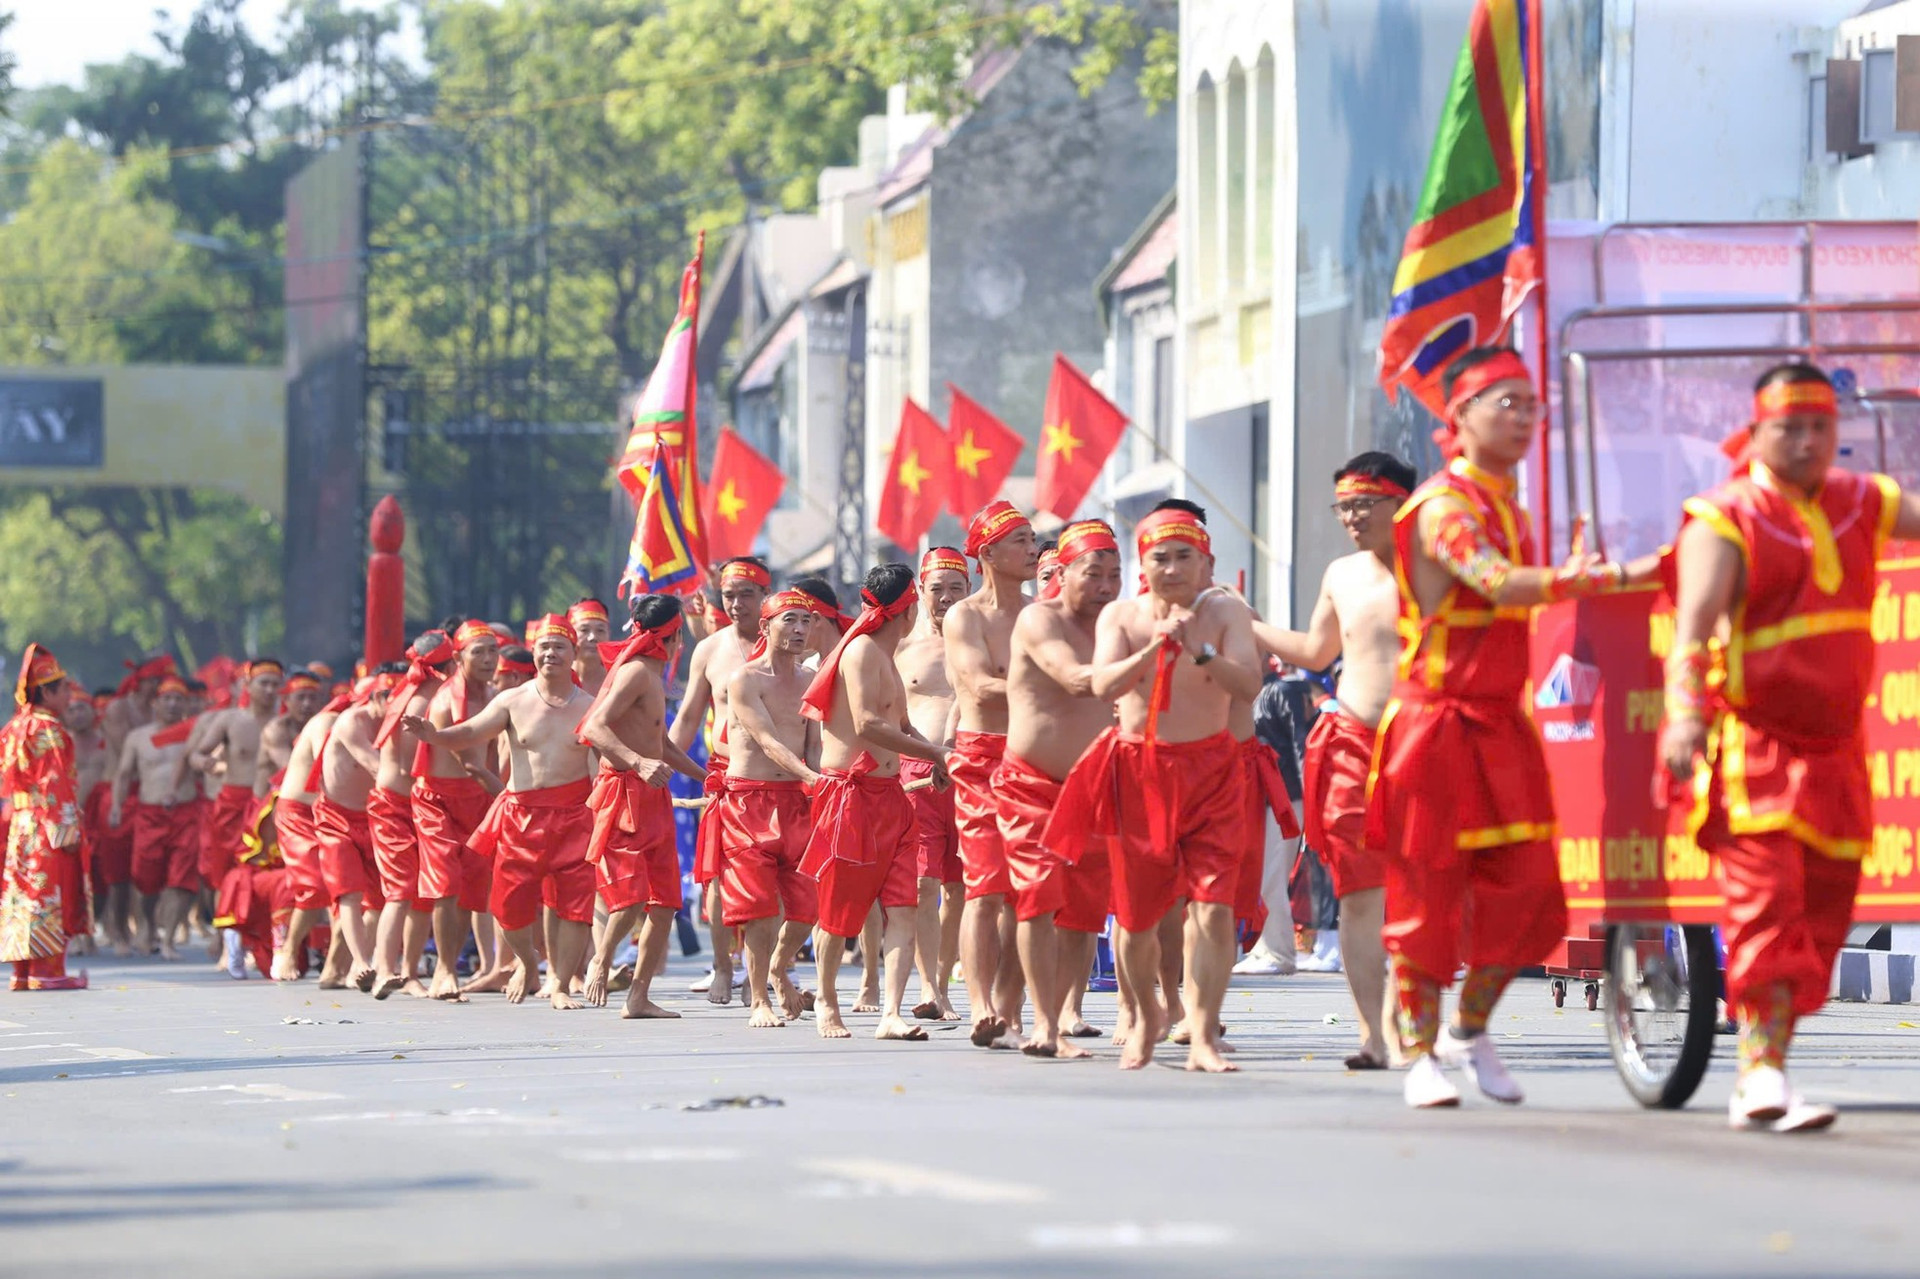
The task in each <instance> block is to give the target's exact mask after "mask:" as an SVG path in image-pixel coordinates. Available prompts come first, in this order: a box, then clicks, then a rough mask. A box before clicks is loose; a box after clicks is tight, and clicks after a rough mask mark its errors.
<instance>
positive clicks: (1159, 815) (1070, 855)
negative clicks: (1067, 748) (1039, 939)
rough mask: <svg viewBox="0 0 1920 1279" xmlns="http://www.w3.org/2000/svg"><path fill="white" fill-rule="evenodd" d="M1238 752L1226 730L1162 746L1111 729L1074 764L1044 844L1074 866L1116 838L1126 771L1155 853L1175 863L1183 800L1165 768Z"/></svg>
mask: <svg viewBox="0 0 1920 1279" xmlns="http://www.w3.org/2000/svg"><path fill="white" fill-rule="evenodd" d="M1239 748H1240V747H1239V743H1238V742H1235V741H1234V740H1233V738H1232V736H1230V735H1229V734H1228V733H1227V732H1226V730H1224V729H1222V730H1221V731H1220V732H1218V733H1215V734H1214V735H1213V736H1211V737H1202V738H1199V739H1197V740H1195V741H1191V742H1164V741H1158V740H1155V739H1152V738H1149V737H1146V736H1144V735H1142V734H1139V733H1123V732H1121V731H1120V730H1119V729H1118V728H1109V729H1107V730H1106V731H1105V732H1103V733H1101V734H1100V736H1098V737H1096V738H1094V739H1093V744H1092V745H1091V746H1089V747H1087V750H1086V753H1085V754H1084V755H1082V756H1081V757H1080V759H1079V761H1078V762H1077V763H1075V764H1074V766H1073V771H1071V772H1069V773H1068V774H1067V780H1066V782H1065V783H1064V784H1063V785H1062V786H1061V788H1060V805H1059V807H1057V808H1055V809H1054V811H1053V818H1052V820H1051V821H1049V822H1048V823H1047V832H1046V834H1045V835H1044V836H1042V840H1043V842H1044V843H1045V844H1046V846H1047V847H1048V848H1050V849H1052V850H1053V851H1054V852H1055V853H1056V854H1058V855H1059V856H1060V858H1061V860H1063V861H1065V862H1067V863H1068V864H1073V863H1075V862H1078V861H1079V860H1080V858H1081V857H1082V856H1084V855H1085V853H1086V850H1087V840H1088V839H1089V837H1096V836H1114V835H1118V834H1119V833H1120V827H1119V816H1118V814H1119V806H1118V802H1117V799H1118V796H1117V793H1116V788H1117V787H1118V786H1119V785H1120V784H1121V783H1122V781H1123V780H1128V779H1123V778H1122V776H1121V774H1122V772H1126V773H1129V774H1132V775H1133V776H1132V777H1131V778H1130V780H1131V781H1132V782H1133V784H1134V785H1136V786H1138V787H1140V789H1141V796H1142V799H1143V800H1144V801H1145V804H1146V809H1147V814H1148V820H1149V822H1150V823H1151V825H1152V828H1153V829H1152V831H1151V834H1152V846H1153V848H1154V851H1155V852H1156V853H1157V854H1159V855H1161V856H1163V857H1166V858H1168V859H1171V858H1172V856H1173V827H1174V824H1175V822H1176V821H1177V819H1178V815H1179V812H1180V796H1179V795H1178V794H1168V793H1167V792H1168V791H1169V790H1170V789H1173V788H1174V786H1175V780H1174V778H1175V773H1174V770H1173V769H1171V768H1167V767H1163V765H1165V764H1169V763H1172V762H1175V761H1178V760H1180V759H1181V758H1182V757H1183V756H1208V755H1220V754H1221V753H1222V752H1223V751H1225V750H1227V749H1231V750H1236V751H1237V750H1238V749H1239ZM1136 756H1137V757H1138V758H1137V762H1136V759H1135V757H1136ZM1283 793H1284V792H1283Z"/></svg>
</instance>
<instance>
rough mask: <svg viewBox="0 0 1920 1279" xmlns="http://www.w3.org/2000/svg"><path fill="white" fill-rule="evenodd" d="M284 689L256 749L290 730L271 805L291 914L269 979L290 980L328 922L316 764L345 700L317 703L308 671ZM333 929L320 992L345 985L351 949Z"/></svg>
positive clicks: (275, 748)
mask: <svg viewBox="0 0 1920 1279" xmlns="http://www.w3.org/2000/svg"><path fill="white" fill-rule="evenodd" d="M284 688H285V692H286V701H287V713H286V714H285V715H282V716H281V717H280V718H279V719H276V720H274V721H273V723H271V724H269V725H267V728H266V731H265V732H264V733H262V734H261V735H260V748H261V750H262V751H264V752H266V753H267V754H268V755H269V757H277V756H278V753H279V743H280V741H281V740H282V739H283V738H285V737H286V735H287V734H288V732H291V733H292V741H291V744H290V745H289V747H288V748H287V755H286V759H285V762H284V763H282V764H281V766H280V770H279V771H280V790H279V793H278V795H277V796H276V798H275V801H274V805H273V831H274V834H275V836H276V837H278V839H279V841H280V860H281V862H282V863H284V864H285V866H286V868H287V884H288V886H289V887H290V889H291V893H290V897H291V899H292V904H293V914H292V915H291V916H290V917H289V918H288V920H287V931H286V936H285V937H283V938H282V939H281V942H280V950H279V953H278V954H276V955H275V956H274V960H273V979H274V980H275V981H294V980H296V979H298V977H299V975H300V964H301V954H302V951H303V949H304V948H305V946H306V942H307V937H308V936H309V935H310V934H311V933H312V932H313V930H314V929H315V928H317V927H319V926H320V924H321V923H323V922H324V921H325V920H326V918H327V908H328V907H329V906H330V905H331V904H332V903H331V901H330V899H329V898H328V896H327V881H326V876H325V875H323V874H322V873H321V870H320V832H319V828H318V827H317V826H316V825H315V824H314V816H313V802H314V800H316V799H318V798H319V778H318V776H316V773H317V770H316V768H315V765H316V764H317V763H318V762H319V757H320V747H321V745H322V743H324V742H325V741H326V740H327V733H328V732H329V731H330V730H331V729H332V728H333V723H334V721H335V720H336V719H338V718H339V717H340V712H341V711H342V710H345V709H346V700H345V699H343V700H342V702H341V703H340V705H339V706H338V707H336V706H334V704H332V703H329V704H328V705H327V706H324V707H322V706H320V705H319V699H320V696H321V684H320V679H319V677H318V676H316V675H314V674H313V673H312V672H311V671H303V670H296V671H293V672H291V673H290V674H289V675H288V676H287V682H286V684H285V686H284ZM332 933H333V937H332V944H331V946H330V947H329V949H328V952H327V961H326V963H325V964H323V965H322V966H321V970H320V988H321V989H322V990H338V989H340V988H341V987H343V986H345V985H346V984H347V983H346V979H347V975H348V972H347V968H348V960H349V956H350V952H348V950H347V941H346V932H345V930H344V929H339V928H336V929H333V930H332Z"/></svg>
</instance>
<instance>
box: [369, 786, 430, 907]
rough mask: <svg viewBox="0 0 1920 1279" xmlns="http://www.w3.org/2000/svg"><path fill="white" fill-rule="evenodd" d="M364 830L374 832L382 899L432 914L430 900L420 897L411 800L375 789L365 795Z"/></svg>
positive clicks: (378, 787) (374, 852) (381, 787)
mask: <svg viewBox="0 0 1920 1279" xmlns="http://www.w3.org/2000/svg"><path fill="white" fill-rule="evenodd" d="M367 826H368V828H369V829H371V830H372V832H373V863H374V865H375V866H376V867H377V868H378V869H379V871H380V896H381V898H382V899H384V900H386V901H390V902H407V903H410V906H411V908H412V909H413V910H417V911H429V910H432V909H433V901H432V899H431V898H428V897H423V896H422V895H421V893H420V839H419V837H418V836H417V835H415V834H414V830H413V796H412V795H410V794H400V793H398V792H395V791H390V790H388V789H387V788H386V787H384V786H376V787H374V788H373V789H372V790H371V791H369V792H368V793H367Z"/></svg>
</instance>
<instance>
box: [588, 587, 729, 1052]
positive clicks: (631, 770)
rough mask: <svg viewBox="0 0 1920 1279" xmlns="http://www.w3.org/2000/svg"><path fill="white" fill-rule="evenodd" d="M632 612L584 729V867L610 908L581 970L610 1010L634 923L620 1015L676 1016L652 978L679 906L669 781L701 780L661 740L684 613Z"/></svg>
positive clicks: (649, 604)
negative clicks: (587, 757) (592, 774)
mask: <svg viewBox="0 0 1920 1279" xmlns="http://www.w3.org/2000/svg"><path fill="white" fill-rule="evenodd" d="M629 608H630V610H631V613H632V617H633V625H632V631H633V635H632V638H631V639H628V640H627V641H626V642H625V643H623V644H609V645H607V646H606V647H605V649H604V650H603V651H602V653H601V654H599V655H596V660H598V661H600V662H601V663H602V668H603V669H604V670H605V671H606V680H605V684H604V686H603V687H602V688H601V691H600V695H599V696H598V697H596V698H595V699H594V702H593V706H592V708H591V709H589V710H588V711H587V715H586V718H585V719H584V720H582V721H581V723H580V734H581V737H582V738H583V739H584V740H585V741H586V742H587V744H588V745H590V746H592V747H593V748H594V749H595V750H596V751H598V752H599V753H600V774H599V776H598V777H596V778H595V779H594V784H593V794H592V795H591V796H590V797H589V798H588V800H587V807H588V808H589V809H591V810H592V811H593V840H592V843H591V844H589V845H588V849H587V860H588V861H590V862H592V863H593V867H594V883H595V884H596V885H597V886H598V887H599V892H600V901H601V903H602V904H603V905H605V906H606V908H607V922H606V926H605V927H603V928H602V929H601V930H600V942H599V945H598V946H596V947H595V948H594V953H593V959H592V961H591V962H590V963H589V964H588V966H587V986H586V994H585V997H586V1001H587V1003H588V1004H590V1005H593V1006H594V1007H600V1006H603V1005H604V1004H605V1003H606V1002H607V985H608V975H609V974H610V973H611V972H612V970H613V956H614V952H615V951H617V950H619V949H620V946H621V944H622V943H624V942H625V941H626V939H627V938H629V937H631V936H632V935H633V929H634V925H635V924H637V923H638V924H640V925H641V927H640V958H639V960H638V962H636V963H635V964H634V976H633V985H631V986H629V987H628V988H627V1002H626V1007H625V1008H624V1009H623V1010H622V1012H621V1015H622V1016H623V1017H628V1018H647V1019H652V1018H661V1017H678V1016H679V1015H680V1014H679V1013H676V1012H671V1011H669V1010H668V1009H665V1008H662V1007H661V1006H660V1005H659V1004H656V1003H655V1002H653V979H654V978H655V977H656V976H658V975H659V972H660V969H661V966H662V965H663V964H664V963H665V962H666V957H667V940H668V938H669V937H670V936H671V935H672V932H673V914H674V912H675V911H677V910H679V909H680V904H681V895H680V842H679V836H678V834H677V832H676V830H675V828H674V823H673V799H672V797H671V796H670V795H669V794H668V793H667V782H668V781H669V780H670V779H671V778H672V776H673V774H674V773H676V772H678V773H680V774H682V775H683V776H687V777H692V778H695V779H700V780H704V778H705V772H706V770H704V769H702V768H701V767H700V765H698V764H696V763H694V762H693V761H692V760H691V759H689V758H687V753H686V752H685V751H683V750H681V749H680V748H679V747H677V746H675V745H673V743H672V742H670V741H668V740H667V728H666V724H667V681H668V680H669V679H670V678H672V671H673V668H674V665H675V664H676V663H677V662H678V661H679V660H680V651H681V640H682V636H681V631H682V629H683V627H684V626H685V623H686V615H685V610H684V608H683V606H682V605H681V603H680V601H679V600H678V599H676V598H675V597H673V596H671V595H640V596H635V597H634V598H633V599H632V601H631V603H630V605H629ZM642 920H644V921H645V922H644V923H642V922H641V921H642Z"/></svg>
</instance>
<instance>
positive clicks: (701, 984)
mask: <svg viewBox="0 0 1920 1279" xmlns="http://www.w3.org/2000/svg"><path fill="white" fill-rule="evenodd" d="M687 989H688V990H689V991H691V992H692V993H694V994H696V995H704V994H706V993H707V992H708V991H710V990H712V989H713V969H711V968H709V969H707V975H706V976H705V977H702V978H701V979H700V980H699V981H696V982H694V983H693V984H692V985H691V986H688V987H687Z"/></svg>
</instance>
